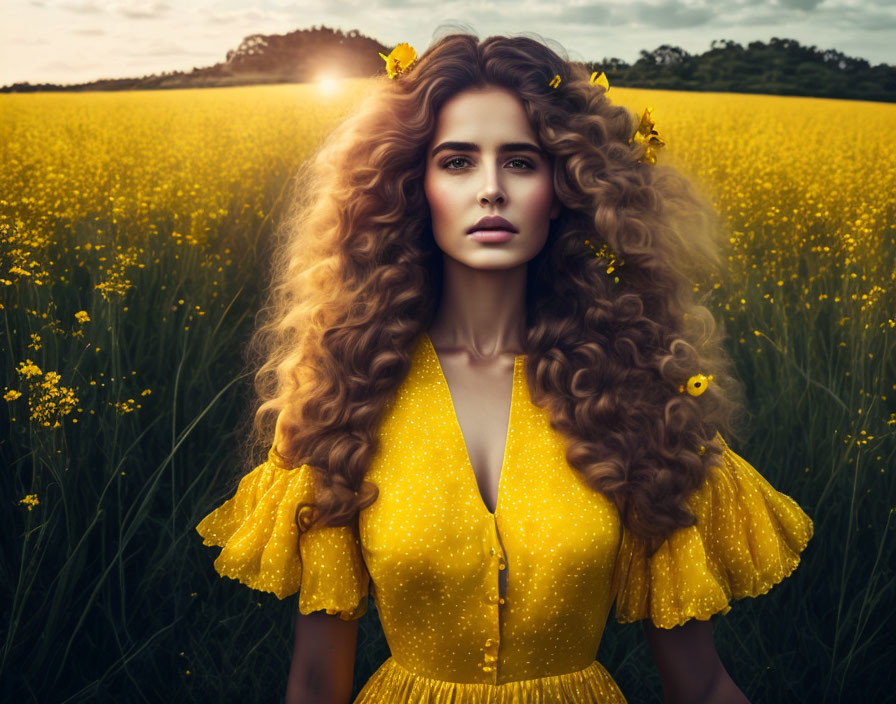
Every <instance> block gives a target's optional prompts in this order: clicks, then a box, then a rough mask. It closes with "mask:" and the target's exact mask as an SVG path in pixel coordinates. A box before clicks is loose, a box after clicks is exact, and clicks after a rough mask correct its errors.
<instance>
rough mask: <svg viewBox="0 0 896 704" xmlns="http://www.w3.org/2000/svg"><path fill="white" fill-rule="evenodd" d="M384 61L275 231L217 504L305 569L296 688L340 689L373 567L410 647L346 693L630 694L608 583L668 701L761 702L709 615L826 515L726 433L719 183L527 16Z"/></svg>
mask: <svg viewBox="0 0 896 704" xmlns="http://www.w3.org/2000/svg"><path fill="white" fill-rule="evenodd" d="M384 58H387V59H388V58H389V57H384ZM391 58H392V59H395V58H396V57H394V56H393V57H391ZM405 63H408V62H405ZM393 67H394V68H395V69H396V70H395V72H393V70H392V69H393ZM558 79H559V80H558ZM381 83H382V85H381V86H378V90H376V91H375V92H374V94H373V95H372V96H371V97H370V98H369V99H368V100H366V101H365V102H364V107H363V108H362V110H361V111H360V112H359V113H358V114H356V115H355V116H353V117H351V118H350V119H348V120H346V121H345V122H344V123H343V124H341V125H340V126H339V128H337V129H336V130H335V131H334V132H333V134H332V135H330V137H329V138H328V140H327V141H326V143H325V144H324V146H323V147H322V148H321V149H320V150H319V152H318V153H317V154H316V155H315V158H314V160H313V162H312V168H311V169H310V170H309V171H308V172H307V174H306V175H305V177H304V179H303V181H302V183H301V184H300V185H299V190H298V191H297V197H296V202H297V210H296V214H295V216H294V217H293V218H292V219H291V220H290V222H289V226H288V228H286V230H285V232H286V234H287V237H286V238H285V240H284V243H283V245H282V248H281V250H280V252H279V253H278V255H277V256H276V257H275V261H280V262H282V265H281V268H280V269H279V270H277V271H276V272H275V277H276V282H275V286H274V289H273V292H274V293H273V298H272V305H271V306H269V309H268V310H269V315H270V319H269V322H267V323H266V324H265V325H263V326H262V327H261V328H260V330H259V333H258V337H257V338H256V340H255V344H256V345H259V346H260V348H261V349H263V350H264V353H265V355H266V363H265V364H264V365H263V366H262V368H261V371H260V373H259V377H258V378H259V380H260V381H259V383H258V387H259V395H260V396H261V397H262V398H265V399H267V400H266V401H265V402H264V403H262V404H261V405H260V407H259V410H258V413H257V414H256V426H255V428H254V430H255V431H256V432H258V433H260V434H261V430H260V429H261V427H262V423H263V421H264V420H265V419H267V418H272V417H276V428H275V433H274V438H273V445H272V446H271V447H270V451H269V452H268V460H267V462H264V463H263V464H261V465H260V466H258V467H255V468H254V469H253V470H252V471H251V472H249V473H248V474H246V476H244V477H243V478H242V480H241V481H240V484H239V487H238V489H237V491H236V493H235V495H234V496H233V498H232V499H230V500H229V501H228V502H226V503H225V504H223V505H222V506H221V507H220V508H218V509H217V510H216V511H214V512H212V513H211V514H210V515H209V516H207V517H206V518H205V519H204V520H203V521H202V523H200V524H199V526H198V527H197V530H198V531H199V533H200V534H201V535H202V536H203V537H204V538H205V544H207V545H219V546H222V547H223V548H224V549H223V550H222V552H221V554H220V556H219V557H218V559H217V560H216V561H215V567H216V569H217V570H218V571H219V572H220V573H221V574H222V575H225V576H228V577H232V578H235V579H239V580H241V581H242V582H244V583H245V584H247V585H249V586H250V587H253V588H255V589H262V590H266V591H271V592H274V593H275V594H276V595H277V596H278V597H279V598H284V597H286V596H288V595H290V594H294V593H295V592H296V591H298V592H299V614H298V616H297V624H296V644H295V653H294V657H293V665H292V669H291V671H290V677H289V682H288V687H287V701H288V702H306V701H315V702H318V701H327V702H329V701H332V702H346V701H348V700H349V697H350V693H351V683H352V672H353V665H354V653H355V644H356V637H357V619H358V618H359V617H360V616H362V615H363V614H364V613H365V612H366V609H367V603H368V597H369V596H373V597H374V598H375V599H376V602H377V608H378V612H379V616H380V620H381V623H382V626H383V630H384V633H385V635H386V638H387V641H388V644H389V648H390V651H391V657H390V658H389V659H388V660H386V662H385V663H383V664H382V666H381V667H380V668H379V669H378V670H377V671H376V673H374V675H373V676H372V677H371V678H370V680H369V681H368V682H367V683H366V685H365V686H364V688H363V689H362V690H361V692H360V694H359V695H358V697H357V698H356V700H355V701H356V702H448V701H452V702H511V701H513V702H516V701H538V702H601V703H605V702H625V698H624V697H623V695H622V693H621V692H620V690H619V688H618V687H617V686H616V684H615V682H614V681H613V679H612V677H611V676H610V674H609V673H608V672H607V671H606V669H604V668H603V666H602V665H601V664H600V663H599V662H597V661H596V660H594V655H595V653H596V652H597V649H598V645H599V643H600V638H601V635H602V632H603V628H604V625H605V623H606V619H607V617H608V615H609V610H610V607H611V606H612V605H613V603H614V601H615V605H616V610H615V618H616V619H617V620H618V621H619V622H631V621H635V620H640V619H643V620H644V627H645V630H646V633H647V637H648V641H649V643H650V646H651V649H652V652H653V655H654V657H655V659H656V663H657V667H658V669H659V673H660V675H661V678H662V682H663V689H664V693H665V696H666V700H667V701H669V702H676V701H702V702H723V701H724V702H745V701H746V699H745V697H744V696H743V694H742V693H741V692H740V690H739V689H738V688H737V686H736V685H735V684H734V683H733V682H732V680H731V678H730V677H729V676H728V674H727V672H726V671H725V668H724V667H723V665H722V663H721V662H720V660H719V657H718V655H717V653H716V650H715V647H714V644H713V640H712V627H711V625H710V623H709V618H710V616H712V615H713V614H716V613H723V614H724V613H727V612H728V611H729V610H730V605H729V601H730V600H731V599H734V598H741V597H744V596H748V595H749V596H756V595H759V594H762V593H765V592H766V591H768V589H769V588H770V587H771V586H772V585H774V584H776V583H777V582H780V581H781V580H782V579H784V577H786V576H787V575H789V574H790V573H791V572H792V571H793V569H795V568H796V566H797V564H798V563H799V554H800V552H801V551H802V550H803V548H804V547H805V545H806V543H807V542H808V540H809V539H810V538H811V536H812V532H813V525H812V521H811V520H810V518H809V517H808V516H807V515H806V514H805V513H804V512H803V511H802V510H801V509H800V507H799V506H798V504H797V503H796V502H795V501H794V500H793V499H791V498H790V497H788V496H787V495H785V494H782V493H779V492H778V491H776V490H775V489H774V488H773V487H772V486H771V485H770V484H769V483H768V482H767V481H766V480H765V479H764V478H763V477H762V476H761V475H760V474H759V473H758V472H757V471H756V470H755V469H754V468H753V467H752V466H751V465H749V464H748V463H747V462H746V461H745V460H743V459H742V458H741V457H740V456H738V455H737V454H735V453H734V452H733V451H732V450H731V449H730V448H729V447H728V445H727V443H726V442H725V440H724V439H723V435H724V436H729V437H730V436H732V435H734V433H735V430H734V427H733V419H734V418H735V416H736V414H738V413H739V412H741V411H742V406H743V404H742V402H741V397H742V393H741V390H740V387H739V385H738V382H737V381H736V379H735V378H734V376H733V374H732V366H731V363H730V360H729V359H728V358H727V357H726V355H725V353H724V350H723V346H722V342H721V338H722V334H721V333H720V332H718V328H717V327H716V325H715V322H714V321H713V319H712V316H711V314H710V313H709V311H708V310H707V309H706V308H705V307H703V306H702V305H700V304H699V303H698V302H696V301H695V300H694V298H693V291H694V282H695V280H696V279H697V278H698V277H703V276H705V274H706V271H707V268H708V266H709V265H717V264H718V263H719V261H720V257H719V253H718V251H717V248H716V245H715V241H716V240H715V238H716V236H717V235H718V234H719V228H717V227H716V226H715V223H714V220H713V218H712V217H711V216H710V215H711V212H710V209H709V208H708V206H707V205H706V204H705V202H704V201H703V200H702V199H701V198H700V197H699V196H698V195H697V193H696V192H695V191H694V189H693V187H692V186H691V185H690V184H689V183H688V181H687V180H686V179H684V178H683V177H681V176H680V175H678V174H677V173H676V172H675V171H674V170H673V169H671V168H669V167H666V166H662V165H660V166H657V165H655V164H651V163H650V162H651V161H653V159H652V158H651V156H650V154H649V151H648V150H649V149H650V144H642V143H637V142H634V143H633V142H632V140H631V137H632V135H633V132H634V131H635V129H636V127H637V120H636V118H635V117H634V116H633V115H632V114H631V113H629V112H628V111H627V110H626V109H625V108H623V107H619V106H614V105H612V104H611V103H610V101H609V100H608V98H607V97H606V90H605V86H603V87H601V86H599V85H595V84H593V83H592V81H591V80H590V79H589V76H588V74H587V72H585V71H584V69H582V68H581V67H579V66H576V65H572V64H570V63H568V62H567V61H565V60H563V59H561V58H560V57H559V56H558V55H557V54H556V53H555V52H554V51H552V50H551V49H549V48H547V47H546V46H544V45H543V44H542V43H540V42H538V41H535V40H532V39H528V38H524V37H516V38H504V37H491V38H489V39H487V40H485V41H483V42H479V41H478V40H477V39H476V38H475V37H472V36H468V35H465V34H454V35H450V36H447V37H445V38H443V39H441V40H439V41H437V42H436V43H434V45H433V46H431V47H430V48H429V50H428V51H427V52H426V53H425V54H424V55H423V56H422V57H421V59H420V60H419V62H417V63H412V64H411V66H410V67H408V66H406V65H402V62H401V61H400V60H399V61H398V63H397V64H393V65H390V67H389V78H388V79H387V78H385V77H384V79H383V80H382V81H381ZM655 143H656V142H655V141H654V144H655ZM597 244H599V245H600V247H599V248H597V247H596V246H595V245H597ZM595 251H597V254H598V256H595ZM260 341H263V343H264V344H262V343H261V342H260ZM262 437H264V436H263V434H262ZM265 444H267V443H265Z"/></svg>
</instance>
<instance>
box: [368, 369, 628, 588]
mask: <svg viewBox="0 0 896 704" xmlns="http://www.w3.org/2000/svg"><path fill="white" fill-rule="evenodd" d="M434 356H435V355H434V353H430V355H429V356H423V357H422V359H419V360H418V362H417V363H416V364H415V366H414V368H413V369H412V371H411V375H410V376H409V378H408V379H407V380H406V382H405V383H404V384H403V385H402V387H401V388H400V389H399V392H398V393H397V395H396V397H395V399H393V402H392V404H391V405H390V407H388V408H387V412H386V415H385V417H384V420H383V422H382V424H381V427H380V430H379V441H380V442H379V447H378V450H377V452H376V454H375V456H374V459H373V461H372V463H371V467H370V469H369V471H368V473H367V477H366V478H367V479H368V480H369V481H371V482H373V483H374V484H375V485H376V486H377V488H378V490H379V494H378V497H377V500H376V501H375V502H374V503H373V504H372V505H371V506H368V507H367V508H366V509H364V510H363V511H362V512H361V515H360V520H359V533H360V538H361V544H362V550H363V553H364V558H365V561H366V562H367V565H368V569H369V571H370V574H371V578H372V579H373V581H374V583H377V581H378V580H379V581H380V585H378V587H379V586H381V584H382V583H383V581H388V582H390V583H393V584H395V583H397V584H402V583H408V584H409V583H413V584H415V589H422V590H423V591H424V593H425V592H426V590H427V589H431V590H433V591H434V592H435V591H438V590H439V589H443V588H444V587H445V585H446V584H450V585H452V588H455V589H457V588H460V589H463V588H464V585H465V584H466V585H468V586H471V588H472V587H475V586H477V585H481V583H482V580H483V579H484V578H486V577H485V576H484V575H485V574H488V570H490V569H491V568H492V567H494V566H495V564H497V563H496V562H495V561H496V560H503V563H504V568H502V569H501V570H500V571H501V572H503V573H504V575H503V576H505V578H506V579H509V580H510V581H511V582H513V581H514V580H517V584H518V585H519V584H520V581H519V580H521V579H524V578H525V579H530V580H532V579H534V580H536V581H537V582H539V583H540V584H542V585H547V584H549V583H550V582H551V580H552V577H551V575H567V577H568V576H569V575H580V576H583V577H587V579H584V581H583V582H582V583H581V584H583V585H584V584H588V585H589V588H593V587H594V585H595V584H603V583H604V582H607V581H608V579H606V578H608V577H609V574H608V573H607V570H608V569H610V568H611V567H612V564H613V561H614V559H615V554H616V550H617V548H618V543H619V538H620V532H619V529H620V525H619V520H618V513H617V511H616V507H615V505H614V504H613V503H612V502H611V501H610V500H609V499H607V498H606V497H604V496H603V495H602V494H600V493H598V492H596V491H594V490H593V489H591V488H590V487H588V486H587V485H586V484H585V482H584V479H583V478H582V477H581V475H580V474H579V473H578V472H577V471H576V470H574V469H573V468H572V467H570V466H569V465H568V463H567V461H566V457H565V455H566V440H565V438H563V437H562V436H560V434H559V433H557V432H556V431H555V430H553V429H552V428H551V427H550V419H549V416H548V414H547V412H546V411H545V410H543V409H541V408H538V407H537V406H535V405H533V404H532V403H531V400H530V397H529V394H528V392H527V387H526V379H525V367H524V364H523V361H524V360H523V358H522V357H518V358H517V362H516V363H515V364H514V377H513V382H512V383H513V387H512V395H511V396H510V397H509V409H508V410H507V411H506V412H505V417H504V421H503V422H504V424H505V425H504V428H503V432H499V433H498V435H499V436H500V437H501V439H502V440H505V442H504V444H503V446H502V447H501V448H500V454H501V460H499V461H501V462H502V465H503V466H501V468H500V476H499V477H496V478H495V479H499V481H498V482H497V483H496V484H495V485H493V486H492V490H494V492H495V494H494V497H495V500H496V508H495V510H494V511H492V510H491V507H490V506H488V505H487V504H486V502H485V499H487V498H488V497H487V496H486V491H485V490H483V491H482V492H481V493H480V482H478V481H477V476H476V472H475V469H474V466H473V462H472V455H473V454H475V452H476V451H475V449H474V447H475V444H476V442H477V440H476V438H477V437H480V431H481V436H482V437H483V440H482V448H483V455H488V454H489V452H490V451H491V452H493V451H494V443H493V442H492V441H491V440H488V439H485V436H486V435H489V433H488V432H487V431H486V430H482V429H479V428H476V429H473V430H472V431H471V433H470V434H469V436H468V438H465V437H464V434H463V432H462V428H461V426H462V425H463V423H464V418H467V419H468V421H469V423H470V424H471V425H476V423H475V420H476V417H477V416H476V413H475V412H474V411H471V412H470V413H469V414H465V412H464V411H462V410H460V409H459V408H458V409H457V412H456V411H455V405H454V404H452V402H451V396H450V392H449V389H448V386H447V384H446V383H445V378H444V376H443V375H442V370H441V368H440V367H439V366H438V360H437V359H433V357H434ZM510 392H511V389H509V388H508V389H505V395H508V394H510ZM458 398H460V395H458ZM472 398H473V395H472V394H469V395H466V400H469V399H472ZM462 403H463V402H462ZM468 410H469V409H468ZM500 410H501V409H500V404H498V405H495V406H494V410H493V413H494V415H496V416H499V415H500ZM499 425H500V423H499ZM467 443H469V449H470V453H469V454H468V451H467V449H468V445H467ZM483 466H485V467H489V465H488V463H487V462H486V464H484V465H483ZM492 468H493V467H492ZM493 506H495V504H493ZM505 568H506V569H505ZM483 570H486V572H485V573H483ZM494 575H495V577H496V578H499V577H500V576H502V575H501V574H499V571H497V570H496V571H495V573H494ZM539 580H540V581H539ZM378 591H379V589H378ZM501 592H502V593H503V592H504V587H503V586H502V587H501Z"/></svg>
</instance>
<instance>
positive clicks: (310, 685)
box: [286, 609, 358, 704]
mask: <svg viewBox="0 0 896 704" xmlns="http://www.w3.org/2000/svg"><path fill="white" fill-rule="evenodd" d="M296 611H297V614H296V639H295V645H294V646H293V652H292V664H291V665H290V668H289V678H288V680H287V682H286V704H318V702H320V703H321V704H348V702H349V698H350V697H351V695H352V677H353V674H354V668H355V645H356V644H357V642H358V621H357V620H351V621H343V620H342V619H341V618H339V616H336V615H331V614H328V613H327V612H326V611H315V612H314V613H310V614H307V615H305V614H302V613H300V612H298V609H297V610H296Z"/></svg>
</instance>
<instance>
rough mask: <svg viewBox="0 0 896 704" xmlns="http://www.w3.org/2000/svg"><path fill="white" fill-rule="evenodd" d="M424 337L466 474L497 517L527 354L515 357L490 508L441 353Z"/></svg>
mask: <svg viewBox="0 0 896 704" xmlns="http://www.w3.org/2000/svg"><path fill="white" fill-rule="evenodd" d="M423 338H424V341H425V346H426V347H427V349H428V351H429V353H430V354H431V355H432V359H433V361H434V362H435V365H436V368H437V370H438V372H439V384H440V386H441V388H442V389H443V391H444V394H445V396H446V397H447V398H446V401H447V403H446V407H447V408H448V409H449V415H450V416H451V419H452V421H453V423H454V432H455V435H456V437H457V440H458V442H460V445H461V447H462V448H463V453H464V463H465V465H466V466H465V468H464V469H465V474H466V475H467V476H468V477H469V478H470V480H471V481H472V484H473V487H472V488H473V491H474V492H475V494H476V497H477V498H478V499H479V505H480V506H482V509H483V510H484V511H485V512H486V513H487V514H488V515H489V516H491V517H492V518H495V517H496V516H497V515H498V514H499V513H500V510H501V497H502V496H503V495H504V491H503V490H504V488H505V484H506V481H507V467H508V458H509V455H510V429H511V428H512V427H513V417H514V414H515V410H516V403H517V398H516V397H517V388H516V387H517V373H518V372H519V368H520V360H522V359H524V358H525V356H526V355H524V354H518V355H516V356H514V358H513V379H512V383H511V387H510V413H509V414H508V416H507V431H506V433H505V435H504V455H503V457H502V458H501V473H500V474H499V475H498V495H497V497H496V498H495V510H494V511H491V510H489V507H488V506H486V504H485V499H484V498H483V497H482V491H481V490H480V489H479V482H478V481H477V480H476V471H475V470H474V469H473V461H472V460H471V459H470V451H469V449H468V448H467V441H466V439H465V438H464V433H463V430H462V429H461V427H460V420H459V419H458V417H457V409H456V408H455V406H454V398H453V397H452V396H451V387H450V386H448V379H447V378H446V377H445V370H444V369H443V368H442V362H441V360H440V359H439V354H438V352H436V348H435V345H434V344H433V343H432V339H430V337H429V333H428V332H426V331H424V332H423Z"/></svg>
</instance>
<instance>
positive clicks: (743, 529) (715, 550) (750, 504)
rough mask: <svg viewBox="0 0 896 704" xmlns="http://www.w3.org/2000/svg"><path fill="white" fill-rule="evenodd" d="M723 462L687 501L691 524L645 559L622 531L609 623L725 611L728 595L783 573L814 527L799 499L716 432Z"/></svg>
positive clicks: (754, 590) (675, 621)
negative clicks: (612, 617)
mask: <svg viewBox="0 0 896 704" xmlns="http://www.w3.org/2000/svg"><path fill="white" fill-rule="evenodd" d="M716 441H717V442H718V443H719V444H720V445H721V447H722V465H721V466H719V467H713V468H712V472H711V475H710V477H709V478H708V479H707V482H706V484H705V485H704V486H702V487H701V488H700V489H699V490H698V491H697V493H695V494H694V495H693V496H692V497H691V499H690V501H689V508H690V509H691V512H692V513H693V514H694V515H695V516H696V518H697V523H696V524H695V525H693V526H689V527H686V528H680V529H678V530H677V531H676V532H675V533H674V534H673V535H672V536H670V537H669V538H668V539H667V540H666V541H665V542H664V543H663V544H662V545H661V546H660V549H659V550H658V551H657V552H656V553H655V554H654V555H652V556H651V557H650V559H646V558H645V556H644V551H643V546H642V545H641V544H640V543H638V541H636V540H633V539H632V536H631V535H630V534H629V533H628V531H624V535H623V540H622V545H621V546H620V551H619V561H618V566H619V570H618V572H617V578H616V585H617V589H618V592H619V593H618V596H617V601H616V620H617V621H619V622H620V623H628V622H630V621H636V620H638V619H642V618H649V619H650V620H651V621H652V622H653V623H654V624H655V625H657V626H659V627H660V628H672V627H673V626H679V625H681V624H682V623H684V622H685V621H687V620H689V619H692V618H696V619H699V620H701V621H706V620H707V619H709V617H710V616H712V615H713V614H716V613H721V614H727V613H728V612H729V611H730V610H731V606H730V604H729V603H728V602H729V601H730V600H731V599H741V598H743V597H747V596H759V595H760V594H765V593H766V592H767V591H768V590H769V589H771V588H772V587H773V586H774V585H775V584H777V583H778V582H780V581H781V580H783V579H784V578H785V577H787V576H789V575H790V573H791V572H793V571H794V570H795V569H796V567H797V565H798V564H799V562H800V557H799V556H800V553H801V552H802V551H803V549H804V548H805V547H806V544H807V543H808V542H809V540H810V539H811V538H812V534H813V532H814V525H813V523H812V520H811V519H810V518H809V517H808V516H807V515H806V514H805V513H804V512H803V510H802V509H801V508H800V506H799V504H797V502H796V501H794V500H793V499H792V498H790V497H789V496H787V495H786V494H782V493H780V492H778V491H776V490H775V488H774V487H772V485H771V484H769V483H768V481H766V479H765V478H764V477H763V476H762V475H761V474H759V472H757V471H756V469H754V468H753V466H752V465H751V464H750V463H749V462H747V461H746V460H744V459H743V458H742V457H740V456H739V455H737V454H736V453H735V452H733V451H732V450H731V448H730V447H728V445H727V443H725V441H724V439H723V438H722V436H721V435H716Z"/></svg>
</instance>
